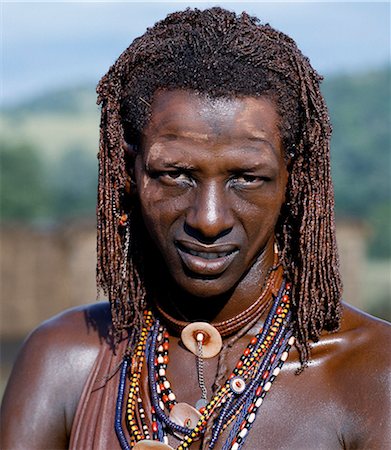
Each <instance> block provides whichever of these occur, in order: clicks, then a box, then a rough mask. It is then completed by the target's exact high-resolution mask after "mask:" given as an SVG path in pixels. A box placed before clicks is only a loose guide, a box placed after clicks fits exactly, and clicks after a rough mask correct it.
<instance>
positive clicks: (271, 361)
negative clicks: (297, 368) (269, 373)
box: [270, 354, 276, 364]
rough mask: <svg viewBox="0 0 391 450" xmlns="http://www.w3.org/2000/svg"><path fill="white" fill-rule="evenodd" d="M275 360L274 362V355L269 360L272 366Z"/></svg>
mask: <svg viewBox="0 0 391 450" xmlns="http://www.w3.org/2000/svg"><path fill="white" fill-rule="evenodd" d="M275 360H276V355H275V354H274V355H273V356H272V357H271V359H270V363H271V364H273V363H274V361H275Z"/></svg>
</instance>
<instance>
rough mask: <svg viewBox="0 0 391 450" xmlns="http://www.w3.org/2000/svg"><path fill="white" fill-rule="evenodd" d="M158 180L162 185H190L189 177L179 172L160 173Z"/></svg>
mask: <svg viewBox="0 0 391 450" xmlns="http://www.w3.org/2000/svg"><path fill="white" fill-rule="evenodd" d="M159 178H160V179H161V181H162V182H163V183H166V184H169V185H178V184H184V183H186V184H192V179H191V178H190V177H189V175H188V174H186V173H184V172H180V171H170V172H161V173H160V176H159Z"/></svg>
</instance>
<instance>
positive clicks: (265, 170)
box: [135, 90, 288, 297]
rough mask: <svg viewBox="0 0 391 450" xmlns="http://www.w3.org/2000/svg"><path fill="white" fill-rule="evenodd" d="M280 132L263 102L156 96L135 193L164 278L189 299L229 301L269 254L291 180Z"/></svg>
mask: <svg viewBox="0 0 391 450" xmlns="http://www.w3.org/2000/svg"><path fill="white" fill-rule="evenodd" d="M278 123H279V116H278V114H277V112H276V108H275V106H274V104H273V103H272V102H271V101H270V100H269V99H267V98H265V97H237V98H219V99H214V98H210V97H207V96H203V95H199V94H197V93H195V92H193V91H183V90H174V91H160V92H158V93H157V94H156V95H155V98H154V101H153V104H152V114H151V119H150V122H149V123H148V125H147V126H146V128H145V130H144V136H143V145H142V151H141V152H140V154H138V155H137V157H136V161H135V177H136V184H137V191H138V195H139V199H140V204H141V210H142V215H143V219H144V222H145V225H146V227H147V229H148V231H149V234H150V236H151V237H152V239H153V241H154V242H155V244H156V245H157V247H158V248H159V250H160V252H161V254H162V257H163V259H164V261H165V263H166V265H167V268H168V270H169V272H170V273H171V275H172V277H173V279H174V280H175V282H176V283H177V284H178V285H179V286H180V287H181V288H182V289H184V290H185V291H187V292H189V293H191V294H192V295H195V296H198V297H212V296H216V295H222V294H224V293H226V292H228V291H229V290H230V289H232V288H233V287H235V286H236V285H237V284H238V283H239V282H240V281H241V280H243V278H245V277H246V274H248V273H249V272H250V271H251V267H253V266H254V263H255V262H256V261H257V259H258V258H259V257H260V256H261V254H262V252H264V251H265V249H266V247H267V246H269V247H270V246H272V242H273V236H274V227H275V224H276V222H277V218H278V215H279V212H280V208H281V205H282V204H283V202H284V195H285V187H286V182H287V177H288V173H287V169H286V164H285V161H284V156H283V149H282V144H281V139H280V133H279V130H278Z"/></svg>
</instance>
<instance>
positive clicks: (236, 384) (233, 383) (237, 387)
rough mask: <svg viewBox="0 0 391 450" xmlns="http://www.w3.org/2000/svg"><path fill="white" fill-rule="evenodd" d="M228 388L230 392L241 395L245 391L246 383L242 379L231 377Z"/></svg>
mask: <svg viewBox="0 0 391 450" xmlns="http://www.w3.org/2000/svg"><path fill="white" fill-rule="evenodd" d="M229 386H230V388H231V390H232V392H234V393H235V394H241V393H242V392H243V391H244V390H245V389H246V382H245V381H244V380H243V378H242V377H233V378H232V379H231V380H230V382H229Z"/></svg>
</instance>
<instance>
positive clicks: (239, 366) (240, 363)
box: [236, 361, 243, 369]
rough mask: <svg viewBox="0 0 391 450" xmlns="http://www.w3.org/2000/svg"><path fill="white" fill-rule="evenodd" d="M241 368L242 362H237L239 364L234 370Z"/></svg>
mask: <svg viewBox="0 0 391 450" xmlns="http://www.w3.org/2000/svg"><path fill="white" fill-rule="evenodd" d="M242 366H243V361H239V362H238V363H237V364H236V368H237V369H240V368H241V367H242Z"/></svg>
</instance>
